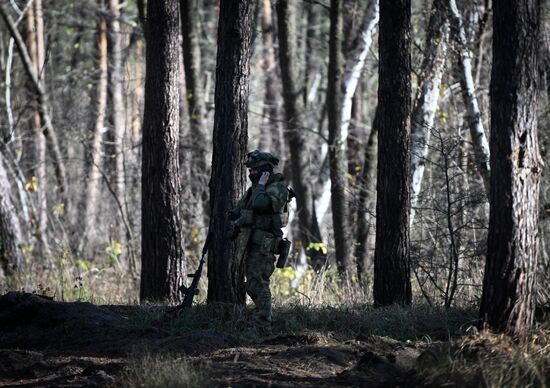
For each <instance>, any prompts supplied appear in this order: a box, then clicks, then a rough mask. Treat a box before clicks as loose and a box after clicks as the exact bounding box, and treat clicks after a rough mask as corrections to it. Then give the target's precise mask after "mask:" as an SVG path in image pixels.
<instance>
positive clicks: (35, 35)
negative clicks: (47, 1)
mask: <svg viewBox="0 0 550 388" xmlns="http://www.w3.org/2000/svg"><path fill="white" fill-rule="evenodd" d="M27 28H28V35H27V46H28V51H29V54H30V58H31V61H32V64H33V67H34V71H35V72H36V74H37V76H38V79H39V80H40V82H42V83H43V82H44V65H45V56H46V54H45V48H44V19H43V13H42V1H41V0H35V1H34V3H33V4H32V7H29V10H28V13H27ZM32 88H33V89H34V86H33V87H32ZM31 92H34V90H31ZM31 123H32V124H31V125H32V129H33V132H34V161H33V164H34V165H35V166H36V167H35V168H34V169H33V171H32V172H31V174H32V175H33V177H35V178H36V210H37V214H36V215H37V220H36V221H37V224H36V233H37V235H38V236H39V238H38V242H39V244H38V250H37V252H36V253H37V256H38V257H48V256H49V253H50V247H49V244H48V240H47V237H46V230H47V227H48V204H47V196H46V192H47V186H48V185H47V181H46V165H47V163H46V137H45V136H44V133H43V132H42V120H41V119H40V112H39V111H36V112H34V113H33V115H32V119H31ZM31 179H34V178H31Z"/></svg>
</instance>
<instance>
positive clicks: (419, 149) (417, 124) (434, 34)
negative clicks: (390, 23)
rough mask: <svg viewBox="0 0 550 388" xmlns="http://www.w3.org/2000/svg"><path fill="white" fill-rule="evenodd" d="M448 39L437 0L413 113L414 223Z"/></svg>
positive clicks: (429, 26)
mask: <svg viewBox="0 0 550 388" xmlns="http://www.w3.org/2000/svg"><path fill="white" fill-rule="evenodd" d="M448 38H449V23H448V19H447V17H446V16H445V5H444V4H443V0H434V2H433V5H432V10H431V15H430V21H429V22H428V32H427V34H426V47H425V49H424V59H423V61H422V73H421V75H420V85H419V87H418V92H417V95H416V100H415V104H414V108H413V110H412V114H411V127H412V128H411V214H410V224H411V225H412V223H413V221H414V216H415V214H416V209H415V208H416V206H417V204H418V201H419V195H420V189H421V188H422V179H423V178H424V169H425V166H426V158H427V157H428V152H429V149H430V147H429V145H430V138H431V133H432V126H433V124H434V118H435V111H436V109H437V101H438V98H439V91H440V88H441V77H442V75H443V69H444V68H445V59H446V57H445V55H446V53H447V41H448Z"/></svg>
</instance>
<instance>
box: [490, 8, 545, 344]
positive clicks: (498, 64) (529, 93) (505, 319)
mask: <svg viewBox="0 0 550 388" xmlns="http://www.w3.org/2000/svg"><path fill="white" fill-rule="evenodd" d="M539 7H540V3H539V1H538V0H525V1H516V0H500V1H496V2H495V3H494V4H493V31H494V32H493V68H492V74H491V143H490V145H491V184H490V216H489V235H488V241H487V262H486V265H485V277H484V279H483V296H482V299H481V318H482V320H483V322H484V323H485V324H487V325H488V326H489V327H490V328H491V329H493V330H496V331H507V332H509V333H510V334H512V335H516V336H521V335H522V334H524V333H525V331H526V330H527V329H529V328H530V327H531V326H532V323H533V315H534V309H535V287H536V283H535V280H536V273H535V272H536V268H537V256H538V244H539V238H538V237H539V235H538V212H539V208H538V204H539V184H540V175H541V171H542V161H541V158H540V154H539V147H538V139H537V116H536V111H537V110H536V106H537V104H536V102H537V81H538V76H537V53H538V52H539V51H538V41H537V39H538V32H539V31H538V30H539V12H540V8H539Z"/></svg>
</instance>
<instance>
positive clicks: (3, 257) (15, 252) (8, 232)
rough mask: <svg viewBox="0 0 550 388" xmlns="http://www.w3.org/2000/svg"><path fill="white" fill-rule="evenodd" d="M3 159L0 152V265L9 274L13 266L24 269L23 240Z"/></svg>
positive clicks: (17, 212)
mask: <svg viewBox="0 0 550 388" xmlns="http://www.w3.org/2000/svg"><path fill="white" fill-rule="evenodd" d="M3 159H4V157H3V155H2V154H0V240H1V241H2V246H1V247H0V265H1V266H2V267H3V268H4V271H5V272H6V275H10V274H11V273H12V271H13V269H14V267H15V269H16V270H20V269H21V270H24V268H23V265H24V260H23V253H22V251H21V246H22V244H23V243H24V241H23V233H22V232H21V225H20V222H19V218H18V217H17V215H18V214H19V211H18V210H17V209H16V208H15V206H14V204H13V201H12V198H11V190H10V187H11V185H10V182H9V180H8V174H7V172H6V169H5V167H4V161H3Z"/></svg>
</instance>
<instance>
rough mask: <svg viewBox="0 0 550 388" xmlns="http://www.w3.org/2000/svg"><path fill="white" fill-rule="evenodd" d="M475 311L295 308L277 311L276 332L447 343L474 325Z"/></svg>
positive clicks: (399, 308) (370, 307) (364, 305)
mask: <svg viewBox="0 0 550 388" xmlns="http://www.w3.org/2000/svg"><path fill="white" fill-rule="evenodd" d="M476 315H477V313H476V311H475V310H461V309H443V308H431V307H429V306H412V307H400V306H390V307H386V308H377V309H374V308H373V307H372V306H370V305H366V304H354V305H351V304H348V305H343V306H338V307H332V306H307V305H294V306H289V307H283V308H279V309H277V310H276V311H275V321H274V331H275V332H281V333H284V332H290V333H293V332H299V331H302V330H306V329H309V330H318V331H322V332H331V333H334V335H335V336H337V337H340V338H341V339H347V338H354V337H356V336H358V335H359V334H363V335H380V336H388V337H392V338H395V339H397V340H418V339H424V340H427V341H431V340H435V339H438V340H447V339H449V338H451V337H453V336H455V335H457V334H459V332H460V329H461V328H462V327H463V326H465V325H467V324H468V323H469V322H472V321H473V320H474V319H475V317H476Z"/></svg>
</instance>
